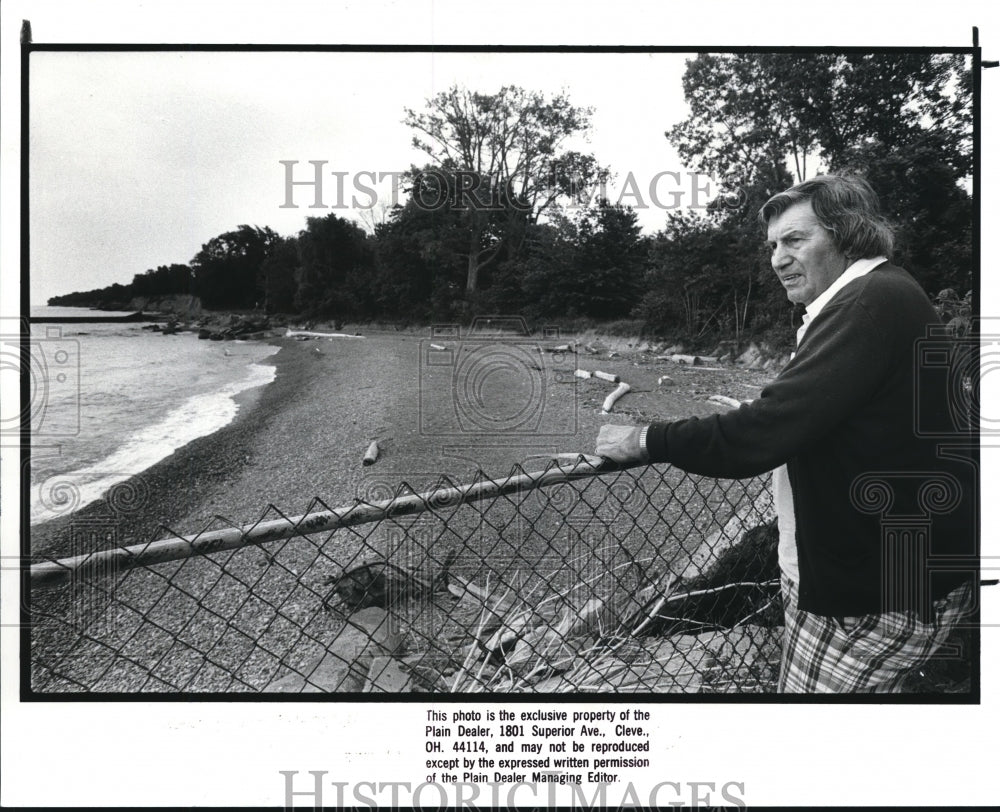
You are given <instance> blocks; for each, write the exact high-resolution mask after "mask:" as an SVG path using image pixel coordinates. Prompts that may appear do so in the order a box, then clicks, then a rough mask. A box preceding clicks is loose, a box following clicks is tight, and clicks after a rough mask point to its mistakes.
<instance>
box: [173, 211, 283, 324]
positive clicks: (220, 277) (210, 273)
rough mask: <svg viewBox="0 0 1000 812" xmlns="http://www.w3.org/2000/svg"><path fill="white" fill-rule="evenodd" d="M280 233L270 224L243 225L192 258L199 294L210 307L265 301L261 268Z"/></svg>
mask: <svg viewBox="0 0 1000 812" xmlns="http://www.w3.org/2000/svg"><path fill="white" fill-rule="evenodd" d="M278 240H279V237H278V235H277V234H276V233H275V232H274V231H272V230H271V229H270V228H268V227H266V226H265V227H264V228H259V227H257V226H248V225H241V226H239V227H237V229H236V230H235V231H227V232H226V233H225V234H220V235H219V236H218V237H213V238H212V239H211V240H209V241H208V242H207V243H205V244H204V245H203V246H202V247H201V250H200V251H199V252H198V253H197V254H195V256H194V259H192V260H191V267H192V268H193V269H194V289H195V293H197V295H198V296H200V297H201V301H202V304H203V305H204V306H205V307H207V308H225V307H231V308H253V307H257V306H259V305H260V304H261V302H262V299H263V285H262V280H261V278H260V269H261V265H262V264H263V262H264V260H265V259H266V258H267V256H268V255H269V253H270V251H271V248H272V246H274V245H275V244H276V243H277V241H278Z"/></svg>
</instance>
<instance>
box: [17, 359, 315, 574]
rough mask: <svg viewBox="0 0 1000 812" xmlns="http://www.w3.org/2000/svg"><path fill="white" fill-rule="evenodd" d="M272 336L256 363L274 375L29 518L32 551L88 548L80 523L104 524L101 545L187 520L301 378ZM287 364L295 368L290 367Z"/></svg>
mask: <svg viewBox="0 0 1000 812" xmlns="http://www.w3.org/2000/svg"><path fill="white" fill-rule="evenodd" d="M268 343H269V344H272V345H275V346H277V347H278V352H276V353H274V354H272V355H270V356H268V357H267V358H264V359H263V360H261V361H260V362H258V363H260V364H261V365H272V366H274V367H275V368H276V374H275V376H274V378H273V380H271V381H269V382H267V383H264V384H261V385H259V386H254V387H252V388H249V389H244V390H243V391H241V392H238V393H237V394H236V395H234V396H233V400H234V402H235V403H236V405H237V411H236V415H235V417H234V418H233V419H232V420H231V421H230V422H229V423H227V424H226V425H225V426H223V427H221V428H220V429H218V430H216V431H214V432H212V433H210V434H206V435H203V436H201V437H196V438H194V439H193V440H191V441H190V442H188V443H185V444H184V445H182V446H180V447H179V448H177V449H174V451H172V452H171V453H170V454H168V455H167V456H165V457H164V458H163V459H161V460H159V461H158V462H156V463H154V464H153V465H152V466H150V467H149V468H146V469H145V470H143V471H141V472H139V473H137V474H134V475H133V476H131V477H129V478H128V479H126V480H123V481H122V482H120V483H118V484H116V485H113V486H111V488H109V490H108V491H107V492H106V493H105V494H103V495H102V496H101V497H99V498H98V499H96V500H94V501H93V502H90V503H88V504H87V505H84V506H83V507H81V508H79V509H78V510H76V511H73V512H72V513H70V514H67V515H65V516H58V517H55V518H53V519H50V520H49V521H46V522H42V523H41V524H38V525H33V526H31V527H30V528H29V529H28V532H29V534H30V542H31V543H30V548H31V554H32V555H36V556H38V555H41V556H52V557H59V558H61V557H65V556H69V555H78V554H80V553H83V552H87V550H85V549H80V546H81V545H80V539H79V537H80V535H81V533H80V532H79V530H80V529H86V530H87V531H90V532H89V534H90V535H93V531H100V530H103V531H104V533H105V534H106V536H107V537H109V538H112V539H113V541H114V543H113V545H109V544H106V543H105V544H101V545H100V546H101V547H106V546H127V545H129V544H136V543H144V542H148V541H153V540H155V539H158V538H162V537H165V536H167V535H169V534H168V533H167V532H166V531H164V530H163V529H162V528H164V527H166V528H180V527H181V526H186V524H187V520H188V517H189V516H190V515H192V513H194V512H195V511H196V509H197V506H198V503H199V502H200V501H201V499H202V498H203V495H204V493H205V492H206V491H207V490H209V489H211V488H215V487H218V485H219V484H224V483H225V482H226V481H227V479H228V478H229V477H230V476H231V473H232V471H234V470H237V469H238V468H239V467H240V466H241V465H243V464H245V463H246V459H247V457H248V455H249V453H250V449H251V447H252V441H253V436H254V434H255V433H256V432H258V431H261V430H263V429H265V428H266V425H267V422H268V421H269V419H270V418H271V417H273V415H274V414H275V413H277V412H278V411H279V410H280V408H281V406H282V402H283V400H282V399H283V398H285V397H287V396H288V395H292V394H294V389H295V387H296V385H297V383H298V380H297V376H296V375H295V374H294V365H289V364H286V358H287V354H285V350H286V349H287V348H286V347H285V346H284V345H282V344H280V343H278V342H275V341H269V342H268ZM283 356H284V357H283ZM289 366H291V367H293V368H292V369H286V367H289ZM74 526H75V527H74ZM189 529H190V530H194V528H189ZM181 532H184V531H181ZM108 534H110V535H108Z"/></svg>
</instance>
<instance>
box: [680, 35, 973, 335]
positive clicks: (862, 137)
mask: <svg viewBox="0 0 1000 812" xmlns="http://www.w3.org/2000/svg"><path fill="white" fill-rule="evenodd" d="M683 82H684V91H685V98H686V99H687V101H688V103H689V105H690V108H691V112H690V115H689V116H688V117H687V118H686V119H685V120H684V121H682V122H680V123H678V124H677V125H675V126H674V127H673V128H671V129H670V130H669V131H668V132H667V133H666V135H667V137H668V138H669V139H670V140H671V141H672V142H673V143H674V144H675V146H676V147H677V149H678V151H679V152H680V154H681V156H682V157H683V158H684V159H685V160H686V161H687V162H688V163H689V164H690V165H691V166H693V167H694V168H696V169H698V170H700V171H702V172H706V173H710V174H714V175H715V176H716V177H717V178H718V179H719V180H720V181H722V182H724V184H725V185H728V187H729V188H728V191H729V192H733V191H737V190H738V191H739V193H740V196H741V202H740V203H739V205H735V206H731V207H730V206H726V205H723V204H721V203H718V202H717V204H716V205H714V206H713V207H710V211H709V223H712V224H713V225H711V226H710V228H714V229H718V230H719V232H720V237H721V236H723V235H725V240H724V241H726V242H728V243H729V244H730V245H731V246H734V247H735V249H736V250H734V251H728V252H725V254H724V255H720V254H719V253H718V252H716V253H713V254H712V256H713V261H715V262H726V263H729V266H728V268H727V269H726V270H728V275H729V276H732V277H743V278H746V276H747V268H746V263H747V260H748V259H749V258H750V257H757V256H759V255H760V252H759V249H758V247H757V246H758V245H759V241H760V239H761V235H760V230H759V228H758V226H757V225H756V223H755V217H756V212H757V210H758V208H759V207H760V205H761V204H763V202H764V201H765V200H766V199H767V198H768V197H769V196H770V195H772V194H774V193H775V192H778V191H781V190H782V189H784V188H786V187H787V186H788V185H790V183H792V182H793V181H795V180H804V179H806V178H807V177H811V176H812V175H813V174H815V173H816V171H817V170H819V169H821V168H825V170H826V171H837V172H860V173H862V174H864V175H865V176H866V177H867V178H868V180H869V181H870V182H871V183H872V185H873V187H874V188H875V191H876V192H877V193H878V194H879V198H880V200H881V203H882V208H883V212H884V213H885V214H886V216H887V217H888V218H889V219H890V221H892V223H893V225H894V226H895V228H896V232H897V252H896V257H895V259H897V260H898V261H899V262H901V263H903V264H904V265H905V266H906V267H907V268H908V269H909V270H910V271H911V273H913V275H914V276H915V277H916V278H917V279H918V280H919V281H920V282H921V283H922V284H923V285H924V287H925V288H926V289H927V290H928V292H930V293H934V292H936V291H937V290H940V289H941V287H956V288H959V289H962V290H964V289H966V288H967V287H968V286H969V284H970V280H971V267H972V263H971V224H972V217H971V214H972V208H971V199H970V198H969V195H968V192H967V191H966V184H967V180H968V175H969V173H970V171H971V157H970V156H971V147H970V142H971V133H972V129H971V111H972V106H971V70H970V67H969V62H968V59H967V57H964V56H952V55H942V54H932V53H887V54H810V55H807V56H799V55H795V54H737V55H716V54H702V55H700V56H698V57H697V58H696V59H694V60H689V62H688V67H687V70H686V72H685V75H684V79H683ZM793 173H794V174H793ZM727 181H728V183H725V182H727ZM720 200H721V198H720ZM677 225H678V224H677V223H673V224H672V225H671V226H670V227H669V228H668V230H672V231H673V232H675V233H674V234H673V237H676V238H677V239H678V240H680V242H682V243H684V244H688V245H695V244H696V242H697V240H700V239H702V237H703V236H704V235H699V234H697V233H696V231H694V230H692V229H691V228H689V227H685V228H683V229H681V230H680V231H679V232H678V231H677ZM671 250H672V251H674V250H676V246H675V247H674V248H672V249H671ZM769 273H770V271H769V269H767V267H766V263H763V262H762V263H761V265H760V270H759V273H758V275H765V276H766V275H768V274H769ZM750 276H751V279H750V287H749V289H750V291H751V294H750V296H749V298H748V300H747V306H746V307H745V308H743V311H744V312H745V313H746V316H747V322H748V323H752V321H753V318H752V314H753V313H756V314H757V316H758V320H760V317H761V316H763V315H765V314H766V315H767V316H768V317H769V318H771V319H772V321H773V320H777V319H780V318H781V312H782V309H784V310H785V312H788V305H787V303H781V302H779V301H778V293H777V292H775V289H774V287H773V285H765V286H758V288H759V289H758V290H757V291H756V292H755V291H754V289H753V284H752V283H753V276H754V272H753V271H752V270H751V272H750ZM701 292H702V293H704V291H701ZM737 312H739V311H738V309H737ZM736 323H737V326H739V319H737V320H736Z"/></svg>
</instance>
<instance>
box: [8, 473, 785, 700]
mask: <svg viewBox="0 0 1000 812" xmlns="http://www.w3.org/2000/svg"><path fill="white" fill-rule="evenodd" d="M768 485H769V482H768V481H767V480H766V479H765V478H757V479H750V480H743V481H725V480H716V479H709V478H700V477H695V476H691V475H688V474H685V473H683V472H681V471H679V470H677V469H675V468H672V467H669V466H644V467H638V468H632V469H627V470H612V471H604V470H599V469H598V468H595V467H594V461H593V460H588V459H586V458H584V457H579V458H577V459H576V460H574V461H572V462H569V461H561V462H553V463H552V464H551V465H549V466H548V467H547V468H545V470H542V471H536V472H527V471H525V470H523V469H521V468H515V469H514V470H512V471H511V473H510V474H509V475H508V476H506V477H502V478H499V479H491V478H489V477H487V476H486V475H485V474H482V473H480V474H479V475H477V477H476V478H475V479H474V480H473V481H472V482H471V483H465V484H457V483H454V482H451V481H449V480H448V479H441V480H440V481H437V482H435V483H431V484H424V485H422V486H421V485H420V484H419V483H418V484H417V485H416V486H414V485H412V484H408V483H406V482H403V481H402V480H399V481H396V480H395V479H394V478H393V477H392V476H391V475H384V474H383V475H378V474H372V475H369V476H367V477H366V479H365V480H364V485H363V491H364V492H363V493H359V494H358V496H357V497H356V498H355V499H354V500H353V502H352V503H351V504H350V505H347V506H341V507H330V506H329V505H327V504H326V503H324V502H322V501H321V500H319V499H316V500H314V501H313V503H312V505H311V506H310V509H309V510H308V511H307V512H306V514H304V515H302V516H297V517H290V516H286V515H284V514H283V513H282V512H281V511H280V510H279V509H278V508H276V507H275V506H274V505H270V506H268V508H267V509H266V510H265V511H264V513H263V514H262V515H261V516H260V518H259V520H258V521H257V522H255V523H254V524H252V525H249V526H238V525H236V524H234V523H231V522H225V521H222V520H221V519H220V520H219V521H217V522H216V523H215V524H213V525H212V526H210V527H206V528H204V529H203V530H202V531H201V532H199V533H197V534H195V535H187V536H184V535H180V534H171V535H169V536H166V537H163V538H160V539H157V540H155V541H151V542H150V543H147V544H139V545H132V546H128V547H121V546H115V545H114V544H112V545H110V546H109V539H108V537H107V534H106V532H104V531H103V530H102V528H101V526H99V525H96V526H93V527H90V526H88V525H87V524H86V522H83V521H81V522H79V523H77V524H73V525H71V527H70V534H71V535H72V537H73V538H72V542H73V544H74V545H75V547H74V549H75V550H77V551H79V554H78V555H76V556H74V557H71V558H64V559H59V560H46V561H42V562H38V563H35V564H34V565H33V566H32V567H31V575H30V588H29V591H28V599H29V605H28V612H29V616H30V619H31V628H30V644H31V646H30V650H31V657H30V688H31V690H32V691H33V692H35V693H37V694H52V693H63V692H116V693H119V692H127V693H145V692H185V693H187V692H263V693H276V692H281V693H289V692H291V693H299V692H303V693H311V692H385V693H413V692H428V693H479V692H484V693H509V692H538V693H545V694H559V693H588V692H608V693H616V692H619V693H629V694H642V693H653V692H655V693H660V692H685V693H722V692H724V693H732V692H753V693H756V692H769V691H773V690H774V689H775V685H776V682H777V672H778V663H779V659H780V634H781V628H780V624H781V622H782V621H781V614H782V613H781V605H780V604H781V599H780V594H779V590H778V580H777V579H778V567H777V531H776V529H775V522H774V511H773V506H772V502H771V495H770V491H769V487H768ZM111 535H112V538H113V536H114V534H111Z"/></svg>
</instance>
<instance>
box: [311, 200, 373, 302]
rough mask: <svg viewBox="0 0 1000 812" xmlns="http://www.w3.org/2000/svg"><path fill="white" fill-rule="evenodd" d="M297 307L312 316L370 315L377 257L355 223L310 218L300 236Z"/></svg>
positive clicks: (333, 219)
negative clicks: (373, 273)
mask: <svg viewBox="0 0 1000 812" xmlns="http://www.w3.org/2000/svg"><path fill="white" fill-rule="evenodd" d="M298 257H299V267H298V274H297V280H296V281H297V290H296V293H295V305H296V308H297V310H299V311H300V312H302V313H306V314H309V315H324V316H328V315H332V316H338V317H342V316H347V315H369V314H370V313H371V310H372V303H373V291H372V286H371V277H372V271H373V269H374V265H375V262H374V254H373V251H372V248H371V246H370V245H369V243H368V236H367V235H366V234H365V232H364V230H362V229H361V227H360V226H358V225H357V224H356V223H353V222H351V221H350V220H345V219H343V218H341V217H338V216H337V215H336V214H328V215H327V216H326V217H309V218H308V219H307V220H306V227H305V229H304V230H303V231H301V232H300V233H299V236H298Z"/></svg>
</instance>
